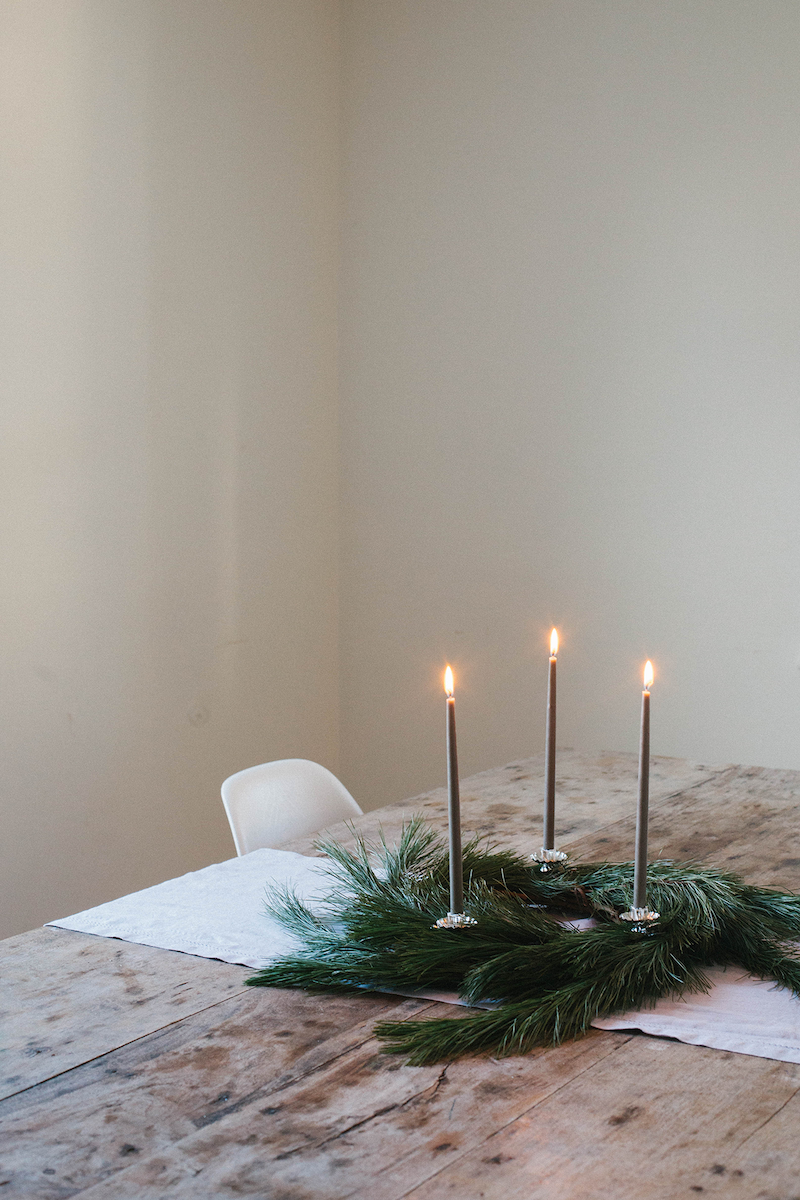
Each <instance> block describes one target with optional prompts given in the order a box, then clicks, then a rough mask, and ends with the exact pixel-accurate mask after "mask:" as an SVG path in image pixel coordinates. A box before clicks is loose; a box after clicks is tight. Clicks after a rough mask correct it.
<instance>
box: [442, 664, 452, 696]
mask: <svg viewBox="0 0 800 1200" xmlns="http://www.w3.org/2000/svg"><path fill="white" fill-rule="evenodd" d="M444 690H445V691H446V692H447V695H448V696H452V694H453V668H452V667H451V666H450V664H449V663H448V665H447V670H446V671H445V673H444Z"/></svg>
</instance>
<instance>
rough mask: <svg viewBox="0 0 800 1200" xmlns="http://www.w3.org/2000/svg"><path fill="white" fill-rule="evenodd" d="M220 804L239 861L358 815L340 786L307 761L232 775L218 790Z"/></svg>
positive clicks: (290, 761)
mask: <svg viewBox="0 0 800 1200" xmlns="http://www.w3.org/2000/svg"><path fill="white" fill-rule="evenodd" d="M222 803H223V804H224V805H225V812H226V813H227V815H228V822H229V823H230V827H231V833H232V834H233V841H234V845H235V846H236V853H237V854H239V855H241V854H247V853H249V851H251V850H260V849H262V848H263V847H264V846H280V845H281V844H282V843H283V842H289V841H291V840H292V839H293V838H297V837H302V836H303V835H304V834H309V833H316V832H317V830H319V829H323V828H324V827H325V826H326V825H333V824H335V822H336V821H344V820H346V819H347V818H348V817H360V816H361V814H362V809H361V808H360V807H359V805H358V804H356V802H355V800H354V799H353V797H352V796H351V795H350V793H349V792H348V790H347V788H346V787H345V786H344V784H343V783H340V782H339V780H338V779H337V778H336V776H335V775H332V774H331V772H330V771H329V770H327V768H326V767H323V766H320V764H319V763H315V762H310V761H309V760H308V759H307V758H282V759H279V760H278V761H277V762H269V763H262V764H261V765H260V766H258V767H247V768H245V770H244V771H237V772H236V774H235V775H231V776H230V777H229V778H228V779H226V780H225V782H224V783H223V785H222Z"/></svg>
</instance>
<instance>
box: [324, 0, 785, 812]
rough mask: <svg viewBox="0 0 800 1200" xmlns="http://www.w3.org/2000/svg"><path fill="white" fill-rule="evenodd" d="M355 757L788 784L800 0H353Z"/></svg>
mask: <svg viewBox="0 0 800 1200" xmlns="http://www.w3.org/2000/svg"><path fill="white" fill-rule="evenodd" d="M346 14H347V21H346V25H345V41H344V44H345V48H346V80H347V91H346V95H347V100H346V108H345V128H346V131H347V157H346V182H347V207H346V217H345V226H344V243H343V263H344V274H343V292H342V295H343V343H342V347H343V348H342V355H343V405H344V407H343V416H342V421H343V424H342V429H343V440H342V444H343V480H344V493H343V506H344V507H343V531H344V550H343V560H342V562H343V567H342V581H343V592H342V612H343V630H342V641H341V646H342V666H343V683H342V687H343V692H342V696H343V700H342V719H343V728H342V738H343V740H342V754H343V758H342V762H343V765H344V769H345V772H346V774H347V778H348V783H349V785H350V786H351V787H352V788H353V790H354V792H355V794H356V795H357V796H358V797H359V799H360V800H362V802H363V801H364V800H367V802H372V803H379V802H383V801H386V800H392V799H396V798H398V797H401V796H403V795H409V794H413V793H414V792H415V791H419V790H422V789H423V788H426V787H429V786H431V785H432V784H435V783H441V782H443V779H444V752H443V737H442V728H441V727H442V725H443V719H444V717H443V712H442V711H441V709H442V708H443V704H442V698H441V668H442V665H443V663H444V661H445V659H446V658H449V659H451V661H453V663H454V666H455V667H456V668H457V674H458V677H459V682H460V688H459V692H458V708H459V735H460V739H459V740H460V747H461V758H462V766H463V768H464V770H465V771H466V772H469V771H473V770H475V769H477V768H483V767H488V766H490V765H493V764H497V763H501V762H503V761H507V760H509V759H512V758H514V757H516V756H519V755H525V754H528V753H531V752H533V751H537V750H539V749H540V748H541V747H542V744H543V724H544V688H545V662H546V639H547V634H548V631H549V628H550V625H551V624H552V623H557V624H558V625H559V627H560V629H561V633H562V654H561V664H560V712H561V725H560V738H559V740H560V741H561V742H562V743H564V744H572V745H574V746H575V747H576V748H579V749H582V750H587V751H591V750H595V749H600V748H603V747H608V748H616V749H634V748H635V745H636V733H637V720H638V706H639V690H640V682H639V681H640V678H641V676H640V670H641V665H642V663H643V662H644V659H645V658H646V657H651V658H652V659H653V661H654V663H655V665H656V670H657V683H656V688H655V690H654V693H653V722H654V724H653V750H654V753H657V754H672V755H686V756H691V757H695V758H698V759H701V760H703V759H705V760H706V761H713V760H735V761H740V762H742V761H744V762H753V763H761V764H765V765H772V766H782V767H792V768H800V671H798V655H799V654H800V601H799V600H798V597H800V535H799V533H798V511H799V510H800V471H799V470H798V465H799V464H800V395H799V393H800V375H799V373H798V367H799V366H800V338H799V337H798V330H799V329H800V155H798V141H797V138H798V129H799V128H800V74H798V71H797V56H798V47H799V46H800V8H799V7H798V5H797V4H796V3H794V0H700V2H698V0H602V3H598V0H493V2H492V3H488V2H486V0H458V2H457V3H455V2H454V0H351V2H350V3H349V4H347V5H346Z"/></svg>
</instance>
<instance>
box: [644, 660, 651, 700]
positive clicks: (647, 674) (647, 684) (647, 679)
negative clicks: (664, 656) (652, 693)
mask: <svg viewBox="0 0 800 1200" xmlns="http://www.w3.org/2000/svg"><path fill="white" fill-rule="evenodd" d="M652 686H653V664H652V663H651V662H650V659H649V658H648V660H647V662H646V663H645V664H644V690H645V691H646V692H648V691H649V690H650V688H651V687H652Z"/></svg>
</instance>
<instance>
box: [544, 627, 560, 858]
mask: <svg viewBox="0 0 800 1200" xmlns="http://www.w3.org/2000/svg"><path fill="white" fill-rule="evenodd" d="M557 654H558V631H557V630H555V629H554V630H553V632H552V633H551V634H550V667H549V673H548V676H547V723H546V728H545V749H544V836H543V838H542V848H543V849H544V850H552V849H553V847H554V846H555V837H556V662H557V659H556V656H557Z"/></svg>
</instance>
